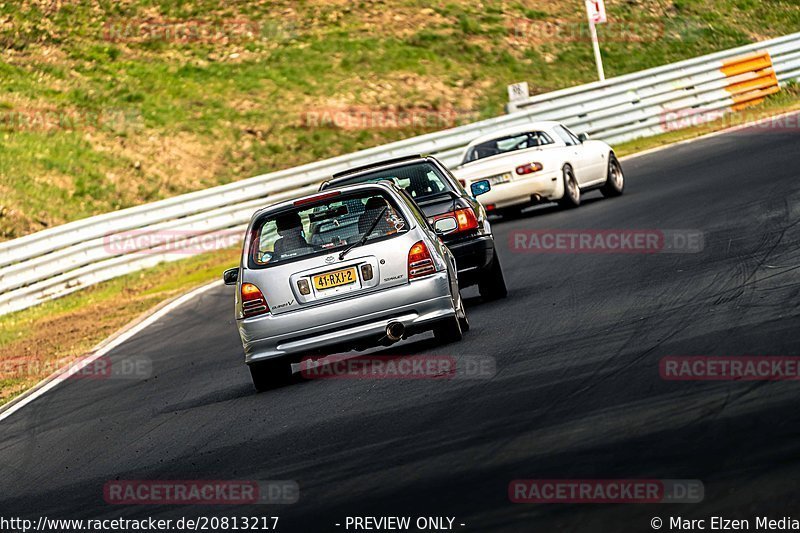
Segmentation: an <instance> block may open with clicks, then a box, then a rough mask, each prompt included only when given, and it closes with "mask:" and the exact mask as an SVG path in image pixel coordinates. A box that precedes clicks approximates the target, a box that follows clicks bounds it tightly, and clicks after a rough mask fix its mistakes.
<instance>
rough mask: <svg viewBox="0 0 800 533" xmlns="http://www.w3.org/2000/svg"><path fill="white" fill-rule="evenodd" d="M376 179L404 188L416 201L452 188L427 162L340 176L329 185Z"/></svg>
mask: <svg viewBox="0 0 800 533" xmlns="http://www.w3.org/2000/svg"><path fill="white" fill-rule="evenodd" d="M378 181H391V182H392V183H394V184H395V185H397V186H398V187H400V188H401V189H405V191H406V192H407V193H408V194H409V195H410V196H411V198H413V199H414V200H415V201H417V202H419V201H420V200H424V199H426V198H431V197H434V196H439V195H441V194H443V193H449V192H451V191H453V190H454V189H453V187H452V186H451V185H450V183H449V182H448V180H447V179H445V177H444V176H443V175H442V174H441V172H440V171H439V169H437V168H436V167H435V166H434V165H432V164H431V163H427V162H423V163H413V164H410V165H401V166H397V167H394V168H390V169H388V170H379V171H376V172H368V173H364V174H359V175H357V176H353V177H350V178H341V179H337V180H335V181H334V182H332V184H331V185H333V186H336V187H340V186H342V185H353V184H355V183H375V182H378Z"/></svg>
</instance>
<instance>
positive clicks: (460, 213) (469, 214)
mask: <svg viewBox="0 0 800 533" xmlns="http://www.w3.org/2000/svg"><path fill="white" fill-rule="evenodd" d="M443 218H455V219H456V223H457V224H458V227H457V228H456V229H455V230H453V232H452V233H458V232H460V231H469V230H473V229H477V227H478V217H477V216H476V215H475V211H473V210H472V208H471V207H465V208H463V209H457V210H455V211H451V212H449V213H444V214H443V215H437V216H435V217H433V224H436V221H437V220H441V219H443Z"/></svg>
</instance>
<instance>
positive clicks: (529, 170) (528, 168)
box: [516, 163, 544, 175]
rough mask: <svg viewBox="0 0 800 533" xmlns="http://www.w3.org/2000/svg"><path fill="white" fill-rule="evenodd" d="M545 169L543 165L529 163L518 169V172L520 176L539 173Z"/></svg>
mask: <svg viewBox="0 0 800 533" xmlns="http://www.w3.org/2000/svg"><path fill="white" fill-rule="evenodd" d="M542 168H544V167H543V166H542V164H541V163H528V164H527V165H522V166H519V167H517V169H516V172H517V174H519V175H522V174H533V173H534V172H539V171H540V170H542Z"/></svg>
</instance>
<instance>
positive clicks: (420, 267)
mask: <svg viewBox="0 0 800 533" xmlns="http://www.w3.org/2000/svg"><path fill="white" fill-rule="evenodd" d="M435 273H436V266H435V265H434V264H433V257H431V252H430V250H428V247H427V246H426V245H425V243H424V242H423V241H419V242H418V243H416V244H415V245H414V246H412V247H411V249H410V250H409V251H408V279H410V280H411V279H416V278H421V277H424V276H429V275H431V274H435Z"/></svg>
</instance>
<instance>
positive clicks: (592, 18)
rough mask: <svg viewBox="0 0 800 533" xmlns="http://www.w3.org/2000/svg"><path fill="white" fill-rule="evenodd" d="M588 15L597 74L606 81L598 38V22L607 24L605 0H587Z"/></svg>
mask: <svg viewBox="0 0 800 533" xmlns="http://www.w3.org/2000/svg"><path fill="white" fill-rule="evenodd" d="M586 15H587V16H588V17H589V31H590V32H591V35H592V47H593V48H594V60H595V62H596V63H597V75H598V77H599V78H600V81H605V79H606V74H605V72H604V70H603V58H602V56H601V55H600V42H599V41H598V39H597V28H596V25H597V24H605V23H606V22H607V21H608V19H607V18H606V5H605V2H604V0H586Z"/></svg>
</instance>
